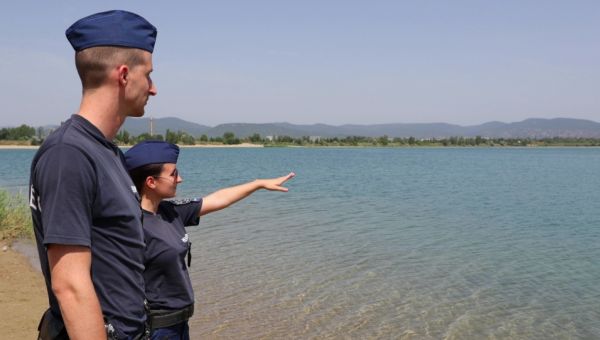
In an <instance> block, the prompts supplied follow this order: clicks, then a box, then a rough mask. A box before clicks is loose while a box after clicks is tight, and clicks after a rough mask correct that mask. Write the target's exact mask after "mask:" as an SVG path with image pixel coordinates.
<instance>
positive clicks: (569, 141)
mask: <svg viewBox="0 0 600 340" xmlns="http://www.w3.org/2000/svg"><path fill="white" fill-rule="evenodd" d="M45 133H47V131H45V130H44V129H43V128H42V127H39V128H37V129H36V128H34V127H32V126H28V125H26V124H23V125H21V126H18V127H15V128H2V129H0V140H7V141H29V142H30V143H31V144H32V145H39V144H41V142H43V140H44V137H45ZM145 140H164V141H167V142H170V143H174V144H182V145H195V144H225V145H237V144H241V143H252V144H262V145H264V146H365V147H368V146H378V147H379V146H386V147H394V146H395V147H402V146H448V147H452V146H457V147H458V146H462V147H469V146H472V147H475V146H600V138H563V137H553V138H487V137H482V136H476V137H461V136H455V137H448V138H415V137H394V138H391V137H388V136H386V135H384V136H380V137H364V136H346V137H310V136H303V137H291V136H268V137H264V136H261V135H260V134H258V133H254V134H252V135H250V136H247V137H238V136H236V135H235V134H234V133H233V132H225V133H224V134H223V135H222V136H217V137H209V136H207V135H206V134H203V135H201V136H198V137H196V136H192V135H190V134H189V133H187V132H184V131H177V132H175V131H171V130H168V129H167V130H166V133H165V135H164V136H163V135H162V134H155V135H151V134H149V133H142V134H140V135H137V136H133V135H131V134H130V133H129V132H128V131H127V130H121V131H119V132H118V133H117V135H116V136H115V140H114V142H115V143H116V144H118V145H133V144H136V143H138V142H141V141H145Z"/></svg>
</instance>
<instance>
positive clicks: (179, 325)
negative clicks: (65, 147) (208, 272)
mask: <svg viewBox="0 0 600 340" xmlns="http://www.w3.org/2000/svg"><path fill="white" fill-rule="evenodd" d="M178 155H179V147H177V146H176V145H174V144H170V143H167V142H162V141H146V142H142V143H139V144H137V145H135V146H134V147H132V148H131V149H129V150H128V151H127V152H126V153H125V162H126V166H127V170H128V171H129V174H130V176H131V178H132V179H133V182H134V184H135V186H136V188H137V191H138V193H139V194H140V197H141V206H142V211H143V214H144V217H143V227H144V238H145V242H146V252H145V267H146V269H145V271H144V280H145V283H146V298H147V300H148V306H149V308H150V312H149V320H150V326H151V327H152V335H151V338H152V339H189V327H188V319H189V318H190V317H191V316H192V314H193V312H194V293H193V290H192V284H191V282H190V277H189V274H188V271H187V267H188V266H189V261H190V246H191V243H190V241H189V238H188V235H187V233H186V231H185V227H186V226H192V225H197V224H198V223H199V221H200V216H202V215H206V214H208V213H211V212H213V211H217V210H221V209H223V208H226V207H228V206H230V205H231V204H233V203H235V202H237V201H239V200H241V199H243V198H245V197H247V196H249V195H250V194H252V193H253V192H255V191H256V190H259V189H266V190H271V191H283V192H285V191H287V188H284V187H282V184H283V183H284V182H286V181H287V180H289V179H290V178H292V177H294V173H290V174H288V175H286V176H282V177H279V178H273V179H257V180H255V181H252V182H248V183H245V184H241V185H238V186H234V187H230V188H225V189H221V190H219V191H216V192H214V193H212V194H210V195H208V196H206V197H203V198H200V199H191V200H184V201H179V202H177V201H165V200H164V199H166V198H172V197H175V194H176V191H177V184H179V183H181V182H182V178H181V176H180V175H179V172H178V171H177V158H178ZM186 260H187V261H186ZM186 262H187V263H186Z"/></svg>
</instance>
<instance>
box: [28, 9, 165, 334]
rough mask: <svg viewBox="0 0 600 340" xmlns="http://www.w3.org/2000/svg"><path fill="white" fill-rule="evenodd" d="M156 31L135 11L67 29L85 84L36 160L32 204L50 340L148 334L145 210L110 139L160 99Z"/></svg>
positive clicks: (93, 17)
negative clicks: (155, 75) (150, 101)
mask: <svg viewBox="0 0 600 340" xmlns="http://www.w3.org/2000/svg"><path fill="white" fill-rule="evenodd" d="M156 34H157V31H156V28H155V27H154V26H153V25H152V24H150V23H149V22H148V21H146V19H144V18H142V17H141V16H139V15H137V14H134V13H130V12H126V11H109V12H103V13H97V14H94V15H91V16H89V17H85V18H83V19H81V20H79V21H77V22H75V23H74V24H73V25H72V26H71V27H69V28H68V29H67V31H66V35H67V39H68V40H69V42H70V43H71V45H72V46H73V48H74V49H75V51H76V54H75V63H76V67H77V72H78V73H79V77H80V78H81V82H82V86H83V95H82V100H81V104H80V108H79V111H78V112H77V114H74V115H73V116H71V118H70V119H69V120H67V121H66V122H65V123H63V124H62V125H61V127H60V128H58V129H57V130H56V131H55V132H54V133H53V134H52V135H50V136H49V137H48V138H47V139H46V141H45V142H44V144H43V145H42V146H41V147H40V149H39V151H38V152H37V154H36V155H35V157H34V159H33V163H32V165H31V178H30V183H31V192H30V206H31V211H32V216H33V223H34V229H35V236H36V241H37V245H38V252H39V255H40V262H41V266H42V271H43V274H44V278H45V280H46V286H47V289H48V298H49V303H50V309H49V310H48V311H47V312H46V313H45V315H44V318H43V320H42V322H41V324H40V337H41V338H42V339H64V338H71V339H106V338H107V335H108V337H109V338H111V339H141V338H144V336H145V334H146V331H145V325H144V324H145V320H146V315H145V310H144V282H143V276H142V273H143V270H144V267H143V261H144V259H143V254H144V236H143V230H142V223H141V210H140V205H139V202H138V195H137V192H136V190H135V186H134V185H133V183H132V181H131V179H130V177H129V176H128V173H127V171H126V170H125V168H124V165H123V154H122V153H121V151H120V150H119V149H118V148H117V146H116V145H114V144H113V143H112V142H111V141H112V140H113V138H114V137H115V134H116V133H117V131H118V130H119V128H120V127H121V125H122V124H123V122H124V121H125V119H126V118H127V117H128V116H135V117H139V116H142V115H143V114H144V106H145V105H146V102H147V101H148V98H149V96H153V95H156V88H155V86H154V84H153V83H152V81H151V79H150V72H151V71H152V52H153V50H154V43H155V40H156ZM61 321H62V322H64V326H66V330H65V329H64V327H61V326H62V323H61ZM67 333H68V334H67Z"/></svg>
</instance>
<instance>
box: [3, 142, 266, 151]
mask: <svg viewBox="0 0 600 340" xmlns="http://www.w3.org/2000/svg"><path fill="white" fill-rule="evenodd" d="M132 146H133V145H120V146H119V147H122V148H130V147H132ZM177 146H179V147H180V148H264V145H262V144H251V143H241V144H231V145H229V144H222V145H221V144H195V145H179V144H178V145H177ZM39 147H40V146H39V145H17V144H14V145H10V144H5V145H0V150H23V149H24V150H28V149H29V150H37V149H38V148H39Z"/></svg>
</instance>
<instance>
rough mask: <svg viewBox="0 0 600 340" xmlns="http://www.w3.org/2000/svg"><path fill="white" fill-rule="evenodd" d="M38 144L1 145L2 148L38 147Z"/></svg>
mask: <svg viewBox="0 0 600 340" xmlns="http://www.w3.org/2000/svg"><path fill="white" fill-rule="evenodd" d="M37 148H39V146H37V145H0V149H37Z"/></svg>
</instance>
